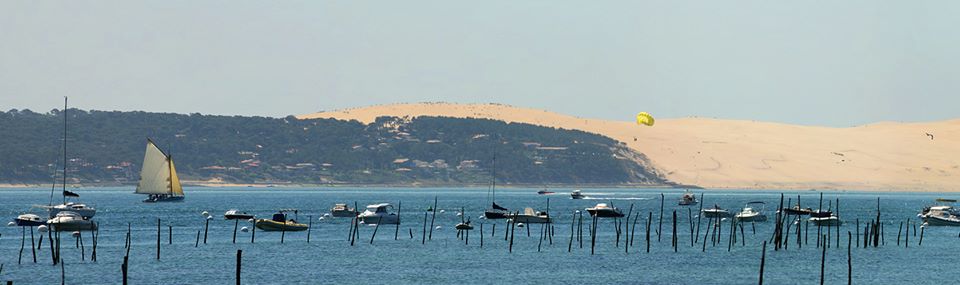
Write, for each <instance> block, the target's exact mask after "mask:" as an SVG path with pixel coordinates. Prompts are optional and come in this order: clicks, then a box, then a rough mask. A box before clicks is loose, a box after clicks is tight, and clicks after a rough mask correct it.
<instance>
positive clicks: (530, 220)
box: [513, 208, 550, 224]
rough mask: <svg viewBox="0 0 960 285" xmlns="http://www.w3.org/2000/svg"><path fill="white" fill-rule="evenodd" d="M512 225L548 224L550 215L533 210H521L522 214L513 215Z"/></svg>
mask: <svg viewBox="0 0 960 285" xmlns="http://www.w3.org/2000/svg"><path fill="white" fill-rule="evenodd" d="M513 222H514V223H525V224H547V223H550V215H549V214H548V213H547V212H540V211H534V210H533V208H526V209H523V214H517V215H513Z"/></svg>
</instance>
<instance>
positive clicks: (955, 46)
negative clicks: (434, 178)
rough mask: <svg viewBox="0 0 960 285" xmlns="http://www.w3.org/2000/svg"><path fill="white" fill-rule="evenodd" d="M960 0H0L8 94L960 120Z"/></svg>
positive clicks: (847, 120)
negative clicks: (491, 104) (493, 104)
mask: <svg viewBox="0 0 960 285" xmlns="http://www.w3.org/2000/svg"><path fill="white" fill-rule="evenodd" d="M958 15H960V1H769V0H758V1H576V2H573V1H570V2H567V1H556V0H549V1H476V2H473V1H471V2H468V1H330V2H324V1H302V2H301V1H233V0H231V1H14V0H0V108H2V109H3V110H7V109H12V108H18V109H23V108H30V109H33V110H35V111H48V110H50V109H53V108H59V106H60V105H61V104H62V96H64V95H68V96H70V97H71V102H72V106H75V107H79V108H84V109H100V110H146V111H162V112H177V113H190V112H201V113H205V114H242V115H267V116H283V115H288V114H303V113H311V112H315V111H319V110H333V109H339V108H346V107H357V106H365V105H372V104H384V103H395V102H420V101H449V102H463V103H473V102H497V103H505V104H511V105H518V106H524V107H532V108H541V109H549V110H552V111H557V112H561V113H568V114H572V115H577V116H583V117H597V118H607V119H623V120H629V119H630V118H631V117H632V115H633V114H634V113H636V112H637V111H648V112H650V113H653V114H654V115H655V116H657V117H659V118H669V117H685V116H703V117H719V118H735V119H751V120H765V121H778V122H789V123H804V124H817V125H831V126H850V125H856V124H862V123H868V122H874V121H881V120H897V121H899V120H906V121H926V120H940V119H946V118H956V117H960V112H958V111H957V110H958V108H960V93H958V91H960V16H958Z"/></svg>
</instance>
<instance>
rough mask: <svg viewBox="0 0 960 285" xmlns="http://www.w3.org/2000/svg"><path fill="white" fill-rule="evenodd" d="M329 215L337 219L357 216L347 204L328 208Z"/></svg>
mask: <svg viewBox="0 0 960 285" xmlns="http://www.w3.org/2000/svg"><path fill="white" fill-rule="evenodd" d="M330 215H332V216H334V217H338V218H352V217H356V216H357V210H356V209H354V208H350V207H348V206H347V204H336V205H333V208H330Z"/></svg>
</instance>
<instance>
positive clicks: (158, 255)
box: [157, 218, 160, 260]
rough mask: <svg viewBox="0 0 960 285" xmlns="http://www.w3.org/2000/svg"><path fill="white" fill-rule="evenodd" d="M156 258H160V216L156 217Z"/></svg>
mask: <svg viewBox="0 0 960 285" xmlns="http://www.w3.org/2000/svg"><path fill="white" fill-rule="evenodd" d="M157 260H160V218H157Z"/></svg>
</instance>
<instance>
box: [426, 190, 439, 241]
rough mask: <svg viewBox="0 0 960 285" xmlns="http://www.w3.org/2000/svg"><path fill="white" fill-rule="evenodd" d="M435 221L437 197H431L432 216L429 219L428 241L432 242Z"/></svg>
mask: <svg viewBox="0 0 960 285" xmlns="http://www.w3.org/2000/svg"><path fill="white" fill-rule="evenodd" d="M436 219H437V196H434V197H433V216H432V217H430V236H428V237H427V239H428V240H433V222H434V221H435V220H436Z"/></svg>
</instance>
